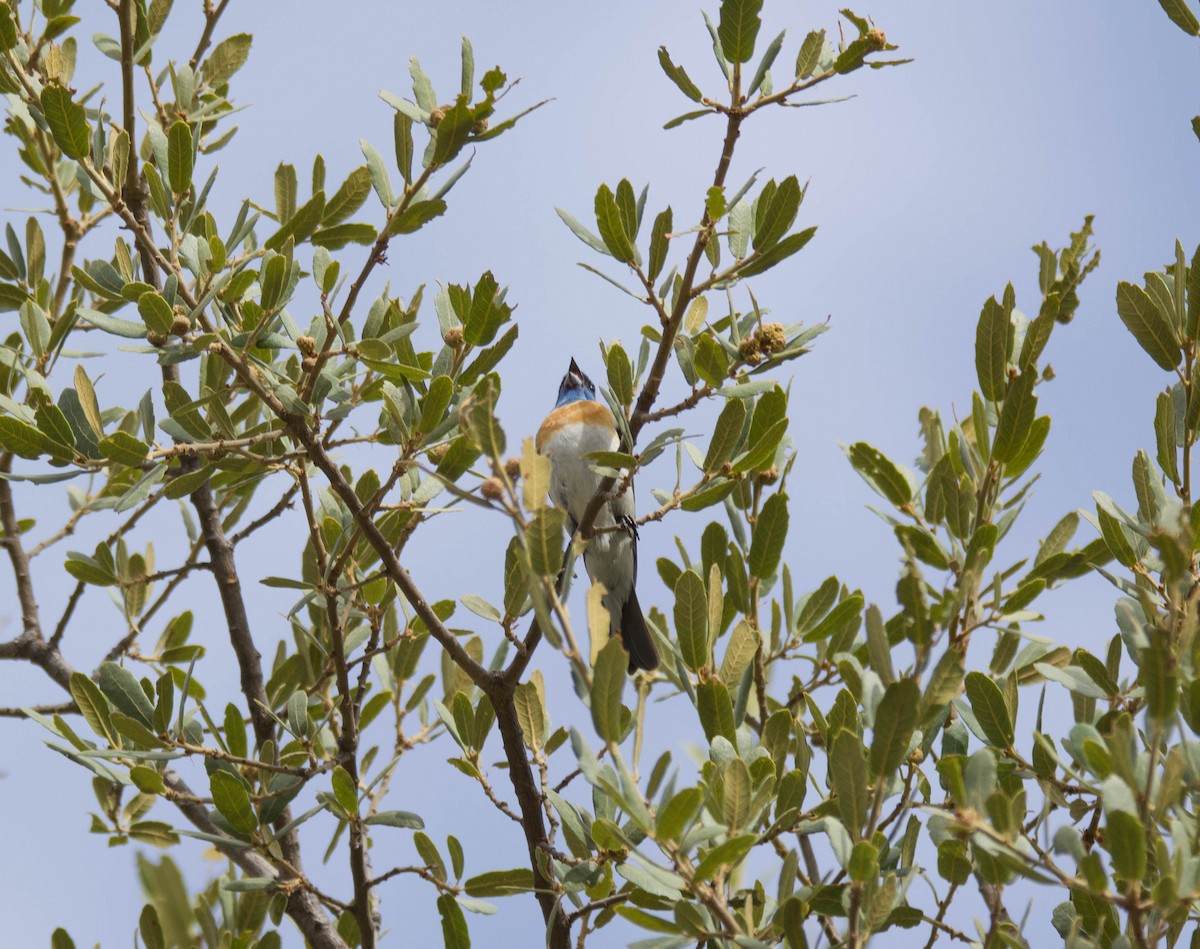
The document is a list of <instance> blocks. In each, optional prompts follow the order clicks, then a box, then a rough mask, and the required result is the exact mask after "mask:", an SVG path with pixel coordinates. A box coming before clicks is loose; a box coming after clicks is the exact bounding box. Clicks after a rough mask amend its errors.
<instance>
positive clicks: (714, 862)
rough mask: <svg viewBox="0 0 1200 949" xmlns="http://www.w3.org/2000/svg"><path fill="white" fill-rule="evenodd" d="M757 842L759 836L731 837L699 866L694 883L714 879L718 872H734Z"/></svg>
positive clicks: (705, 856) (710, 852)
mask: <svg viewBox="0 0 1200 949" xmlns="http://www.w3.org/2000/svg"><path fill="white" fill-rule="evenodd" d="M757 842H758V834H742V835H741V836H740V837H731V838H730V839H729V840H727V841H725V842H724V843H723V844H719V845H717V846H716V847H714V848H713V849H712V850H710V851H709V852H708V853H707V854H705V855H704V859H703V860H701V861H700V863H699V864H697V866H696V870H695V872H694V873H693V874H692V881H693V882H695V883H702V882H704V881H705V880H709V879H712V877H713V876H714V875H715V874H716V872H717V871H718V870H721V869H729V870H732V869H733V868H734V867H736V866H737V865H738V864H739V863H741V862H742V860H743V859H744V858H745V856H746V854H748V853H749V852H750V850H751V848H752V847H753V846H754V845H755V843H757Z"/></svg>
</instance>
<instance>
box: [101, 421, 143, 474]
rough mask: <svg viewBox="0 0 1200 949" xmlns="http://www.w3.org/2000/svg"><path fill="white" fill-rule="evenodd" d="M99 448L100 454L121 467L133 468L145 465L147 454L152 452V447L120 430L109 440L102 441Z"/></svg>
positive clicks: (108, 438)
mask: <svg viewBox="0 0 1200 949" xmlns="http://www.w3.org/2000/svg"><path fill="white" fill-rule="evenodd" d="M98 447H99V449H100V454H102V455H103V456H104V457H105V458H107V459H108V460H109V461H115V462H116V463H117V464H119V465H128V466H129V467H131V468H136V467H138V466H140V465H141V464H143V463H144V462H145V460H146V453H147V452H148V451H150V446H149V445H147V444H146V443H145V442H144V441H142V440H141V439H140V438H135V437H134V436H133V435H130V434H129V433H128V432H122V431H120V430H118V431H115V432H113V433H112V434H111V435H109V436H108V437H107V438H102V439H100V444H99V446H98Z"/></svg>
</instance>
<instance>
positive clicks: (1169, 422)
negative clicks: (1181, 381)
mask: <svg viewBox="0 0 1200 949" xmlns="http://www.w3.org/2000/svg"><path fill="white" fill-rule="evenodd" d="M1196 397H1197V396H1193V398H1196ZM1175 415H1176V413H1175V400H1174V399H1173V398H1172V397H1171V393H1170V392H1160V393H1159V394H1158V399H1157V400H1156V402H1155V406H1154V441H1155V447H1156V456H1157V458H1158V466H1159V467H1160V468H1162V470H1163V474H1165V475H1166V476H1167V477H1168V478H1170V479H1171V481H1172V482H1173V483H1175V484H1178V483H1179V452H1178V450H1177V449H1178V448H1179V443H1178V440H1177V433H1176V419H1175Z"/></svg>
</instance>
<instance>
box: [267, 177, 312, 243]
mask: <svg viewBox="0 0 1200 949" xmlns="http://www.w3.org/2000/svg"><path fill="white" fill-rule="evenodd" d="M324 213H325V192H324V191H317V193H316V194H314V195H313V196H312V197H311V198H309V199H308V200H307V201H305V202H304V205H303V206H302V207H301V208H300V210H298V211H297V212H296V213H295V214H293V215H292V216H291V218H290V219H289V220H288V222H287V223H286V224H284V225H283V227H281V228H279V230H277V231H276V232H275V233H274V234H272V235H271V236H270V237H268V238H267V239H266V240H265V241H263V247H265V248H267V249H268V250H276V251H277V250H279V249H280V248H282V247H283V245H284V244H286V243H287V242H288V241H289V240H291V241H292V242H293V243H295V244H299V243H302V242H303V241H306V240H308V239H309V238H310V237H311V236H312V233H313V231H315V230H316V229H317V228H318V227H319V226H320V224H321V217H322V215H323V214H324Z"/></svg>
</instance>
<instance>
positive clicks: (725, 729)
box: [696, 679, 737, 742]
mask: <svg viewBox="0 0 1200 949" xmlns="http://www.w3.org/2000/svg"><path fill="white" fill-rule="evenodd" d="M696 711H697V713H698V714H699V716H700V725H701V727H702V728H703V729H704V737H705V738H707V739H708V740H709V741H710V742H711V741H712V740H713V739H714V738H716V737H717V736H718V735H719V736H720V737H722V738H725V739H728V740H729V741H735V740H736V739H737V732H736V726H735V724H734V721H733V700H732V699H731V698H730V697H729V690H728V689H727V688H725V685H724V683H721V682H718V681H717V680H716V679H709V680H708V681H707V682H701V683H700V684H699V685H698V686H696Z"/></svg>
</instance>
